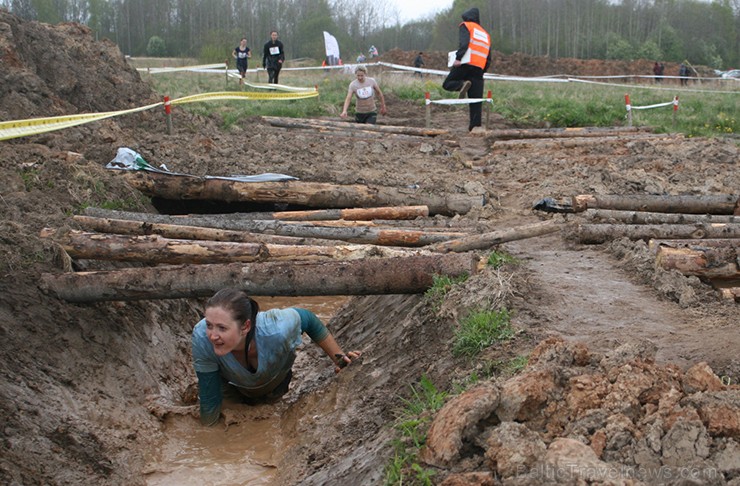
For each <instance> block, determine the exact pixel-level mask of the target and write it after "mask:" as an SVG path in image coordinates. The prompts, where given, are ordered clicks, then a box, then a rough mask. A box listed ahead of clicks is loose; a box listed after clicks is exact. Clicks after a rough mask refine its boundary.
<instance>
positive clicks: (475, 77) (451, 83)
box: [442, 7, 491, 130]
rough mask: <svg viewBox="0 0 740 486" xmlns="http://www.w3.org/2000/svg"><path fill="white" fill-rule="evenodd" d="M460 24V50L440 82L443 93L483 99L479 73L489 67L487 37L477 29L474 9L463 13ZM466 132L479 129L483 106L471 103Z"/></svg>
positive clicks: (488, 38) (489, 44) (489, 51)
mask: <svg viewBox="0 0 740 486" xmlns="http://www.w3.org/2000/svg"><path fill="white" fill-rule="evenodd" d="M462 19H463V21H462V23H460V47H459V48H458V49H457V52H456V53H455V60H454V62H453V63H452V66H451V67H452V69H451V70H450V74H448V75H447V78H446V79H445V80H444V82H443V83H442V87H443V88H444V89H445V90H447V91H458V92H459V93H460V94H459V97H460V98H465V97H466V96H468V97H469V98H482V97H483V85H484V83H483V73H484V72H486V71H487V70H488V68H489V67H490V65H491V37H490V36H489V35H488V32H486V30H485V29H484V28H483V27H481V26H480V12H479V11H478V9H477V8H475V7H474V8H471V9H468V10H466V11H465V12H464V13H463V14H462ZM468 106H469V107H470V124H469V126H468V130H472V129H473V128H475V127H479V126H481V112H482V107H483V103H471V104H470V105H468Z"/></svg>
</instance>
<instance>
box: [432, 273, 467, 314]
mask: <svg viewBox="0 0 740 486" xmlns="http://www.w3.org/2000/svg"><path fill="white" fill-rule="evenodd" d="M467 279H468V275H461V276H460V277H449V276H447V275H433V276H432V286H431V287H429V288H428V289H427V291H426V292H424V296H425V297H426V298H427V299H429V300H430V301H431V303H432V307H433V308H434V310H435V312H436V311H438V310H439V307H440V306H441V305H442V301H443V300H444V298H445V295H447V292H449V291H450V289H451V288H452V286H453V285H457V284H459V283H463V282H465V281H466V280H467Z"/></svg>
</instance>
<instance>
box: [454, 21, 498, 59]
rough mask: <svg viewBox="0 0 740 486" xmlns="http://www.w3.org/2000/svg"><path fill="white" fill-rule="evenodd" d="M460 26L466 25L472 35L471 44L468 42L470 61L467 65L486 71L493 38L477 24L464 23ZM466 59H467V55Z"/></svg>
mask: <svg viewBox="0 0 740 486" xmlns="http://www.w3.org/2000/svg"><path fill="white" fill-rule="evenodd" d="M460 25H464V26H465V28H467V29H468V32H469V33H470V42H468V52H469V53H470V61H468V62H467V63H466V64H472V65H473V66H478V67H479V68H481V69H485V68H486V59H487V58H488V53H489V52H490V51H491V37H490V36H489V35H488V32H486V31H485V30H484V29H483V27H481V26H480V25H478V24H476V23H475V22H463V23H462V24H460ZM465 57H467V53H466V56H465ZM463 62H464V61H463Z"/></svg>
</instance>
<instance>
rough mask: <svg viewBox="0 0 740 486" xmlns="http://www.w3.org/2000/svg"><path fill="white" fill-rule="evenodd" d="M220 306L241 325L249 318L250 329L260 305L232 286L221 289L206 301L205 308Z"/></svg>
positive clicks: (255, 319)
mask: <svg viewBox="0 0 740 486" xmlns="http://www.w3.org/2000/svg"><path fill="white" fill-rule="evenodd" d="M211 307H220V308H222V309H224V310H225V311H227V312H228V313H229V314H231V317H232V318H233V319H234V320H235V321H237V322H238V323H239V325H240V326H241V325H242V324H244V322H245V321H246V320H247V319H249V320H250V321H251V323H252V329H254V325H255V323H256V322H257V313H258V312H259V310H260V306H259V304H258V303H257V302H255V301H254V299H252V298H251V297H249V296H248V295H247V293H246V292H244V291H243V290H239V289H234V288H226V289H221V290H219V291H218V292H216V293H215V294H214V295H213V297H211V298H210V299H208V302H206V309H208V308H211Z"/></svg>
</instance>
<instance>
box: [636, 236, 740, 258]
mask: <svg viewBox="0 0 740 486" xmlns="http://www.w3.org/2000/svg"><path fill="white" fill-rule="evenodd" d="M661 246H666V247H668V248H694V247H697V248H735V249H737V248H740V239H732V238H705V239H702V240H670V239H652V240H650V241H649V242H648V249H649V250H650V252H651V253H652V254H653V255H655V254H656V253H657V252H658V249H659V248H660V247H661Z"/></svg>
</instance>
